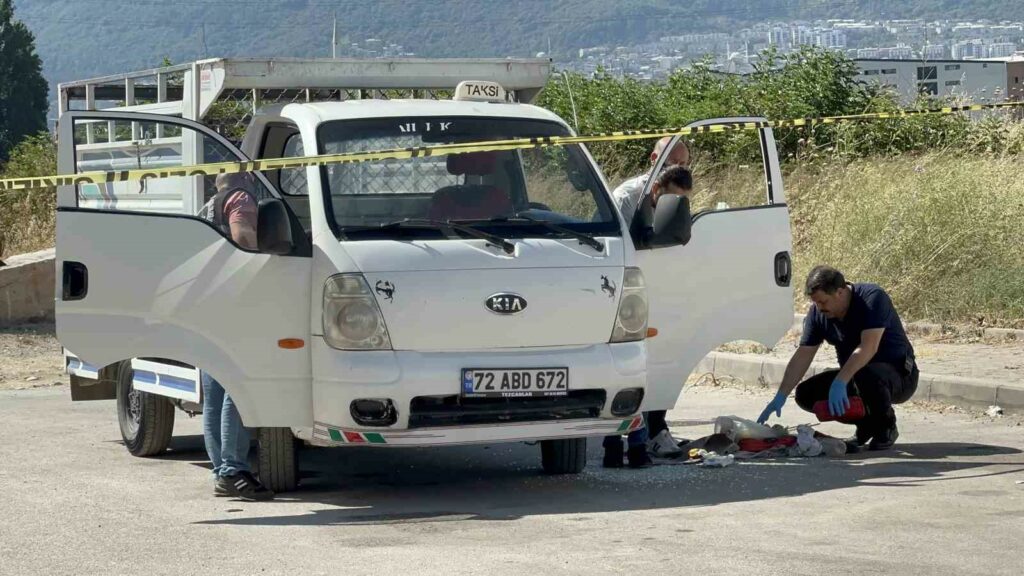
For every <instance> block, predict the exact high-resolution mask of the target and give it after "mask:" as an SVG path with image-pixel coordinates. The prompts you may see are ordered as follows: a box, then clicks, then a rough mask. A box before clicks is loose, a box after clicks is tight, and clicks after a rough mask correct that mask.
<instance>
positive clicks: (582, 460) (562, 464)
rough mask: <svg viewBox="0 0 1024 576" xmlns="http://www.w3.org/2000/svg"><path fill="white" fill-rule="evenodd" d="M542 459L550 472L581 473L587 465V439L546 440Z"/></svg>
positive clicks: (546, 469)
mask: <svg viewBox="0 0 1024 576" xmlns="http://www.w3.org/2000/svg"><path fill="white" fill-rule="evenodd" d="M540 459H541V464H542V465H543V466H544V472H547V473H548V474H579V473H580V472H582V471H583V469H584V468H586V466H587V439H586V438H568V439H566V440H544V441H542V442H541V443H540Z"/></svg>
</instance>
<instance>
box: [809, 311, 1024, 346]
mask: <svg viewBox="0 0 1024 576" xmlns="http://www.w3.org/2000/svg"><path fill="white" fill-rule="evenodd" d="M803 324H804V314H793V326H792V328H791V330H795V331H796V332H797V333H799V332H800V330H801V329H802V328H803ZM903 329H904V330H906V331H907V334H909V335H911V336H941V335H943V334H946V333H949V332H952V333H958V334H973V335H975V336H977V337H979V338H981V339H982V340H997V341H1000V342H1006V341H1011V342H1013V341H1016V342H1024V330H1015V329H1013V328H982V327H980V326H966V325H961V324H932V323H930V322H910V323H904V324H903Z"/></svg>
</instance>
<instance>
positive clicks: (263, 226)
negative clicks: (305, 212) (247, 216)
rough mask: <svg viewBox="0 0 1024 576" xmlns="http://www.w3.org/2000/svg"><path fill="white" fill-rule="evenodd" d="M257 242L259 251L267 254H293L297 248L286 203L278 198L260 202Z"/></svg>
mask: <svg viewBox="0 0 1024 576" xmlns="http://www.w3.org/2000/svg"><path fill="white" fill-rule="evenodd" d="M256 241H257V245H258V246H259V251H260V252H263V253H265V254H279V255H280V254H291V253H292V250H293V249H294V248H295V245H294V243H293V242H292V224H291V220H290V219H289V218H288V209H287V208H286V207H285V205H284V202H282V201H280V200H278V199H277V198H267V199H264V200H260V204H259V212H258V217H257V222H256Z"/></svg>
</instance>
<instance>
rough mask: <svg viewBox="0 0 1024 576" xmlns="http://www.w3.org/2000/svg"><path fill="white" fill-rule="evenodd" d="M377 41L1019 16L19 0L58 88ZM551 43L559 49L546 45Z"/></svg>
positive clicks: (962, 5)
mask: <svg viewBox="0 0 1024 576" xmlns="http://www.w3.org/2000/svg"><path fill="white" fill-rule="evenodd" d="M335 14H336V15H337V22H338V36H339V50H338V55H339V56H355V55H358V54H357V53H355V52H353V49H352V48H351V44H352V43H353V42H360V43H364V42H365V41H366V40H367V39H369V38H376V39H379V40H381V41H383V42H384V43H393V44H398V45H401V46H402V47H403V52H408V53H414V54H415V55H416V56H433V57H444V56H448V57H456V56H457V57H505V56H513V57H525V56H534V55H536V54H537V53H539V52H544V53H547V54H548V55H549V56H551V57H552V58H554V60H555V62H556V64H557V63H558V62H564V61H568V60H570V59H572V58H573V57H574V56H575V54H576V51H577V50H578V49H580V48H585V47H591V46H598V45H613V46H618V45H629V44H638V43H643V42H646V41H650V40H654V39H656V38H658V37H659V36H666V35H680V34H687V33H699V32H707V31H715V30H729V29H736V28H737V27H743V26H748V25H750V24H754V23H757V22H763V21H767V20H784V21H792V20H813V19H819V18H858V19H887V18H927V19H953V20H957V19H972V20H978V19H990V20H994V21H1001V20H1020V19H1022V18H1024V8H1022V7H1021V5H1020V2H1018V1H1016V0H1014V1H1006V0H898V1H892V0H886V1H882V0H689V1H687V2H685V3H684V2H680V1H679V0H559V1H553V0H511V1H510V0H373V1H366V0H349V1H338V0H132V1H131V2H125V1H123V0H15V17H16V18H18V19H21V20H23V21H24V22H25V23H26V24H27V25H28V26H29V28H30V29H31V30H32V31H33V33H34V34H35V36H36V47H37V50H38V52H39V54H40V56H41V57H42V58H43V61H44V74H45V75H46V78H47V80H48V81H49V83H50V86H51V93H50V99H51V101H53V100H56V90H55V88H56V84H57V83H58V82H65V81H69V80H77V79H84V78H90V77H95V76H102V75H106V74H116V73H119V72H127V71H131V70H138V69H145V68H152V67H156V66H159V65H160V63H161V62H163V61H164V59H165V58H167V59H169V60H170V61H172V62H185V61H189V60H196V59H200V58H204V57H221V56H253V57H270V56H276V57H289V56H290V57H329V56H330V55H331V33H332V25H333V21H334V15H335ZM549 46H550V49H549Z"/></svg>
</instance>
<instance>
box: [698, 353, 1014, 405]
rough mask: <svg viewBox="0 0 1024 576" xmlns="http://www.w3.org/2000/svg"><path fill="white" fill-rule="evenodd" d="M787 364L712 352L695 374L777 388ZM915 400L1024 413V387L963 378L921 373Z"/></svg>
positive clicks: (814, 369) (815, 369)
mask: <svg viewBox="0 0 1024 576" xmlns="http://www.w3.org/2000/svg"><path fill="white" fill-rule="evenodd" d="M786 364H787V361H786V360H779V359H777V358H769V357H766V356H760V355H754V354H733V353H730V352H712V353H711V354H708V356H707V357H706V358H704V360H702V361H701V363H700V365H698V367H697V372H696V374H697V375H701V374H713V375H714V376H715V377H716V378H731V379H735V380H740V381H742V382H744V383H746V384H754V385H760V386H764V387H766V388H771V389H774V388H775V387H776V386H778V385H779V382H781V380H782V375H783V373H784V372H785V370H786ZM834 368H835V367H834V366H831V365H828V364H823V363H817V362H816V363H814V364H812V365H811V368H810V370H808V374H807V375H808V376H810V375H813V374H818V373H820V372H822V371H824V370H831V369H834ZM914 400H928V401H934V402H944V403H947V404H953V405H955V406H964V407H968V408H983V409H984V408H988V407H989V406H993V405H996V406H1000V407H1002V408H1003V409H1004V410H1005V411H1007V412H1024V385H1019V384H1018V385H1013V384H1003V383H1001V382H997V381H993V380H980V379H977V378H966V377H960V376H947V375H938V374H921V377H920V379H919V380H918V385H917V393H915V394H914Z"/></svg>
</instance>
